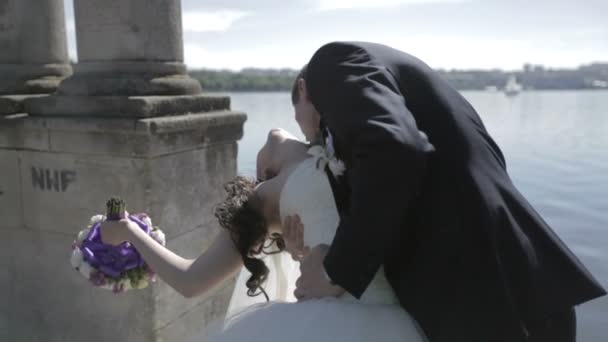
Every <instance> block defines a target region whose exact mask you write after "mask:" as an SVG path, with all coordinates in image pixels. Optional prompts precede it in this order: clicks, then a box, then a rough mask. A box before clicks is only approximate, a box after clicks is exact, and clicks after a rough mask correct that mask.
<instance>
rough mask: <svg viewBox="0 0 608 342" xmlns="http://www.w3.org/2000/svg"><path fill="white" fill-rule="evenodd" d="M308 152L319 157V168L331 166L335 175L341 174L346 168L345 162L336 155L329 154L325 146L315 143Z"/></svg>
mask: <svg viewBox="0 0 608 342" xmlns="http://www.w3.org/2000/svg"><path fill="white" fill-rule="evenodd" d="M308 154H309V155H311V156H313V157H315V158H318V160H319V164H318V165H317V167H318V169H319V170H323V169H325V166H326V165H327V166H329V170H330V171H331V173H333V175H334V176H341V175H342V174H344V171H345V170H346V166H345V165H344V162H342V161H341V160H339V159H338V158H336V157H335V156H331V157H330V156H329V153H328V151H327V150H326V149H324V148H323V146H320V145H315V146H312V147H311V148H309V149H308Z"/></svg>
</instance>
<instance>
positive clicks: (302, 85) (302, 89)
mask: <svg viewBox="0 0 608 342" xmlns="http://www.w3.org/2000/svg"><path fill="white" fill-rule="evenodd" d="M298 92H299V93H300V99H304V100H306V101H308V102H310V98H309V97H308V90H307V89H306V80H304V79H303V78H299V79H298Z"/></svg>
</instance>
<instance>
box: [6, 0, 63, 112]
mask: <svg viewBox="0 0 608 342" xmlns="http://www.w3.org/2000/svg"><path fill="white" fill-rule="evenodd" d="M66 39H67V38H66V31H65V20H64V11H63V0H0V116H6V115H10V114H14V113H22V112H23V100H24V98H25V97H26V95H31V94H48V93H52V92H54V91H55V90H56V89H57V86H58V84H59V82H60V81H61V79H63V78H64V77H66V76H68V75H69V74H70V73H71V67H70V65H69V61H68V53H67V43H66Z"/></svg>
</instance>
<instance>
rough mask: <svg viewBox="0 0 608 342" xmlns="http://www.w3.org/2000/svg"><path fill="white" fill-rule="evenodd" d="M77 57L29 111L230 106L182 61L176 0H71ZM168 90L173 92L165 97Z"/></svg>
mask: <svg viewBox="0 0 608 342" xmlns="http://www.w3.org/2000/svg"><path fill="white" fill-rule="evenodd" d="M74 11H75V14H76V17H75V19H76V37H77V46H78V64H77V65H75V66H74V74H73V75H72V76H71V77H69V78H67V79H66V80H64V81H63V82H62V83H61V86H60V87H59V90H58V94H57V96H54V97H52V98H48V99H44V100H40V101H31V103H30V104H29V105H28V111H29V112H30V113H31V114H32V115H44V116H53V115H61V116H65V115H75V116H122V117H126V116H128V117H153V116H160V115H168V114H183V113H196V112H200V111H201V109H205V110H207V109H227V108H228V102H227V98H217V97H216V98H210V97H202V96H201V95H200V94H201V86H200V83H199V82H198V81H196V80H194V79H192V78H190V77H189V76H188V75H187V73H186V66H185V65H184V63H183V60H184V57H183V42H182V26H181V6H180V1H178V0H154V1H151V0H128V1H125V0H75V1H74ZM169 96H171V97H169Z"/></svg>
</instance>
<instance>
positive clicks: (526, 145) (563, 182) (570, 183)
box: [228, 91, 608, 342]
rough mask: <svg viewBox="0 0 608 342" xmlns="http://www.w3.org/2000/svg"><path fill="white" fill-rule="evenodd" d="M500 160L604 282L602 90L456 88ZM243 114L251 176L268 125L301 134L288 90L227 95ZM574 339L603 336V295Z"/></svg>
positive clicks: (582, 313) (242, 147)
mask: <svg viewBox="0 0 608 342" xmlns="http://www.w3.org/2000/svg"><path fill="white" fill-rule="evenodd" d="M463 94H464V96H465V97H466V98H467V99H468V100H469V101H470V102H471V103H472V104H473V106H474V107H475V108H476V109H477V112H478V113H479V114H480V116H481V117H482V119H483V120H484V124H485V125H486V128H487V129H488V131H489V132H490V134H491V135H492V136H493V137H494V139H495V140H496V141H497V143H498V144H499V146H500V147H501V149H502V150H503V152H504V155H505V158H506V159H507V168H508V171H509V174H510V175H511V178H512V179H513V181H514V182H515V184H516V185H517V186H518V188H519V190H520V191H521V192H522V193H523V194H524V195H525V196H526V197H527V198H528V200H529V201H530V202H531V203H532V204H533V205H534V206H535V208H536V209H537V210H538V211H539V212H540V213H541V215H542V216H543V217H544V219H545V220H546V221H547V222H549V224H550V225H551V226H552V227H553V229H554V230H555V231H556V232H557V234H558V235H559V236H560V237H561V238H562V239H563V240H564V241H565V242H566V243H567V244H568V246H569V247H570V248H571V249H572V250H573V251H574V252H575V254H576V255H578V257H579V258H580V259H582V261H583V263H584V264H585V265H586V266H587V267H588V268H589V269H590V270H591V272H592V273H593V274H594V275H595V276H596V277H597V278H598V279H599V281H600V282H601V283H602V284H603V285H604V286H606V287H608V92H607V91H596V92H594V91H587V92H585V91H562V92H524V93H521V94H520V95H518V96H516V97H513V98H508V97H506V96H504V95H503V94H502V93H492V92H464V93H463ZM228 95H230V96H231V97H232V108H233V109H236V110H240V111H244V112H246V113H247V114H248V121H247V122H246V124H245V135H244V137H243V139H242V140H241V141H240V143H239V157H238V167H239V172H240V173H242V174H250V175H254V174H255V157H256V153H257V151H258V149H259V148H260V147H261V146H262V145H263V143H264V141H265V139H266V134H267V132H268V130H269V129H271V128H274V127H281V128H284V129H286V130H288V131H290V132H292V133H294V134H296V135H297V136H298V137H302V134H301V133H300V130H299V128H298V126H297V124H296V123H295V121H294V119H293V109H292V106H291V102H290V97H289V93H287V92H285V93H230V94H228ZM577 312H578V337H579V338H578V340H579V341H582V342H595V341H598V342H599V341H608V298H602V299H599V300H595V301H593V302H590V303H588V304H584V305H582V306H580V307H579V308H578V310H577Z"/></svg>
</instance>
